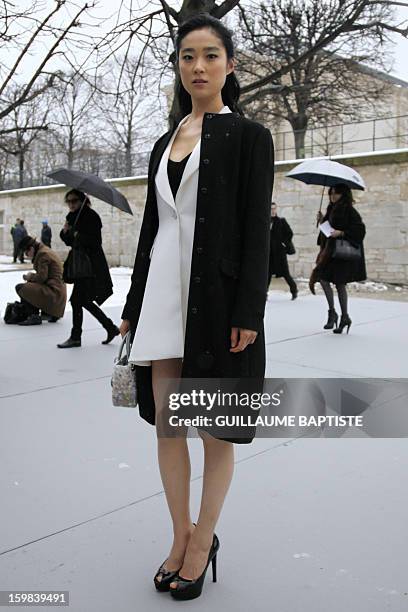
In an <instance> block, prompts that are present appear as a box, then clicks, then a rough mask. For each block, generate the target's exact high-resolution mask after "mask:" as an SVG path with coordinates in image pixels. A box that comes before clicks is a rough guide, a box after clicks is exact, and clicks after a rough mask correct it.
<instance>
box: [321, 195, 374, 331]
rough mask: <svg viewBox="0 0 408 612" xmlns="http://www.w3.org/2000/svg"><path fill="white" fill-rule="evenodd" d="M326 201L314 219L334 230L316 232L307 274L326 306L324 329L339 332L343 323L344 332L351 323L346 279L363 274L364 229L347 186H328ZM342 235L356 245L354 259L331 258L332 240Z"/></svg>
mask: <svg viewBox="0 0 408 612" xmlns="http://www.w3.org/2000/svg"><path fill="white" fill-rule="evenodd" d="M329 198H330V203H329V205H328V207H327V210H326V213H325V215H323V214H322V213H318V221H319V222H320V223H324V222H325V221H329V223H330V225H331V227H332V228H334V231H333V232H332V234H331V236H330V237H329V238H327V237H326V236H325V235H324V234H323V232H319V236H318V238H317V244H318V245H319V246H320V252H319V255H318V257H317V260H316V261H317V265H316V267H315V269H314V271H313V273H312V277H311V289H312V292H314V290H313V285H314V283H315V282H316V281H319V282H320V284H321V286H322V288H323V291H324V293H325V295H326V299H327V303H328V306H329V314H328V320H327V323H326V325H325V326H324V329H333V327H334V328H335V329H333V332H334V333H335V334H341V333H342V331H343V329H344V328H345V327H347V333H348V332H349V329H350V326H351V323H352V321H351V319H350V316H349V314H348V309H347V301H348V300H347V289H346V285H347V283H351V282H353V281H362V280H365V279H366V278H367V274H366V266H365V258H364V247H363V240H364V236H365V233H366V228H365V225H364V223H363V221H362V219H361V216H360V214H359V213H358V212H357V210H356V209H355V208H354V206H353V196H352V193H351V189H350V188H349V187H348V186H347V185H345V184H343V183H341V184H338V185H335V186H334V187H330V189H329ZM342 238H344V239H345V240H348V241H349V242H350V243H351V244H352V245H354V246H360V248H361V257H360V258H359V259H357V260H344V259H337V258H333V257H332V255H333V250H334V247H335V241H336V240H341V239H342ZM330 283H333V284H334V285H335V286H336V289H337V295H338V298H339V303H340V308H341V319H340V324H339V325H338V326H337V321H338V314H337V312H336V310H335V308H334V296H333V290H332V288H331V285H330Z"/></svg>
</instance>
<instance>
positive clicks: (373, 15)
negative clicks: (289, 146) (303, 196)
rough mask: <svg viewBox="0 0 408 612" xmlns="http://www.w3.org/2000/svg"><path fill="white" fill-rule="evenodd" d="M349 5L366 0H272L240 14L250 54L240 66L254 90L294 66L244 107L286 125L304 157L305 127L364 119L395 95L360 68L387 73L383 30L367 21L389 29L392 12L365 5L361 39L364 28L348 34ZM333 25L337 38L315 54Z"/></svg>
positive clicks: (250, 97) (247, 99)
mask: <svg viewBox="0 0 408 612" xmlns="http://www.w3.org/2000/svg"><path fill="white" fill-rule="evenodd" d="M351 4H353V5H354V8H356V6H355V5H357V4H361V1H360V0H353V1H352V2H350V1H349V2H348V3H347V2H339V0H326V1H325V2H322V0H273V1H271V0H268V2H267V3H264V4H261V5H260V6H259V7H258V8H256V7H253V10H252V11H251V12H250V13H249V12H248V11H246V10H244V9H242V10H241V12H240V26H241V27H240V29H239V31H240V32H241V40H242V42H243V45H242V46H243V47H244V48H246V49H249V51H247V52H246V53H245V52H244V53H243V54H242V56H241V58H240V64H239V66H240V70H241V72H242V73H243V75H244V78H245V81H246V83H248V82H249V83H251V85H250V86H252V84H253V82H256V81H258V82H259V81H262V80H263V78H264V77H265V76H269V75H271V74H274V73H276V72H278V73H279V67H280V66H282V65H283V66H288V67H289V70H288V72H286V73H285V74H278V76H277V77H276V78H275V80H274V87H272V88H270V87H269V86H264V87H260V88H259V89H258V90H257V91H256V93H254V94H252V93H251V94H250V95H246V96H244V98H243V100H242V105H243V106H244V107H245V108H246V111H247V112H248V114H249V115H251V116H253V118H256V119H259V120H266V121H268V120H269V119H270V117H271V116H272V117H275V118H276V119H278V120H286V121H288V122H289V124H290V125H291V127H292V130H293V134H294V140H295V149H296V156H297V157H304V154H305V135H306V131H307V128H308V126H310V125H312V126H316V125H319V124H321V123H326V122H327V121H330V120H332V119H333V118H334V117H336V118H337V120H338V121H347V120H350V121H351V120H358V119H360V118H363V116H364V114H366V113H367V111H368V109H369V107H370V106H371V108H372V109H375V107H376V104H377V102H378V100H380V99H384V98H385V97H386V96H387V95H388V94H389V93H390V87H389V84H388V83H386V82H385V81H384V80H381V79H373V78H365V76H364V73H362V72H361V71H360V70H359V65H360V64H359V63H360V62H362V61H364V62H365V63H366V64H371V65H376V66H377V67H378V68H382V69H386V68H388V64H389V59H390V58H389V55H387V38H386V37H385V36H384V31H383V29H381V28H378V27H375V28H372V27H371V26H370V24H371V23H372V22H373V21H375V22H376V23H388V24H391V23H392V19H393V16H392V11H391V7H390V6H388V4H387V3H382V4H379V3H375V2H373V3H370V5H368V6H367V7H366V10H365V13H364V14H361V16H360V20H361V22H364V23H365V25H366V30H365V35H364V37H362V36H361V32H360V30H352V31H349V27H348V24H347V20H348V19H349V17H350V8H351V6H350V5H351ZM346 5H348V6H346ZM341 26H342V28H341ZM334 28H337V29H338V30H339V33H338V36H337V38H336V39H335V40H333V42H331V43H329V44H327V46H325V47H324V48H323V49H322V50H316V49H317V48H318V46H319V41H321V40H325V39H329V38H330V37H331V35H332V32H333V30H334ZM379 49H380V50H381V53H379ZM276 85H277V87H276ZM243 90H244V91H248V87H245V86H244V87H243Z"/></svg>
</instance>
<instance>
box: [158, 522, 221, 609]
mask: <svg viewBox="0 0 408 612" xmlns="http://www.w3.org/2000/svg"><path fill="white" fill-rule="evenodd" d="M219 547H220V541H219V539H218V537H217V536H216V534H215V533H214V537H213V542H212V545H211V548H210V552H209V553H208V560H207V564H206V566H205V568H204V571H203V573H202V574H201V576H199V577H198V578H196V579H195V580H188V579H187V578H183V577H182V576H180V574H178V575H177V576H176V578H175V579H174V582H176V583H177V586H176V587H170V593H171V595H172V597H174V599H183V600H186V599H195V598H196V597H200V595H201V592H202V590H203V586H204V579H205V574H206V572H207V568H208V566H209V565H210V562H211V563H212V576H213V582H217V552H218V549H219ZM170 582H171V581H170Z"/></svg>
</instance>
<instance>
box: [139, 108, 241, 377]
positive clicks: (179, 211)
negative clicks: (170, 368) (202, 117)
mask: <svg viewBox="0 0 408 612" xmlns="http://www.w3.org/2000/svg"><path fill="white" fill-rule="evenodd" d="M230 112H231V111H230V109H229V107H228V106H224V107H223V108H222V109H221V110H220V113H230ZM189 116H190V115H187V116H186V117H184V119H182V120H181V121H180V123H179V124H178V126H177V128H176V130H175V131H174V133H173V134H172V137H171V139H170V141H169V143H168V145H167V147H166V149H165V151H164V153H163V155H162V158H161V161H160V164H159V167H158V170H157V173H156V177H155V193H156V200H157V209H158V216H159V229H158V231H157V234H156V238H155V239H154V242H153V246H152V250H151V252H150V259H151V261H150V267H149V273H148V277H147V282H146V288H145V293H144V296H143V303H142V308H141V311H140V317H139V321H138V324H137V328H136V332H135V336H134V339H133V344H132V349H131V352H130V357H129V361H131V362H132V363H135V364H136V365H140V366H150V365H151V362H152V361H153V360H156V359H170V358H174V357H183V355H184V338H185V331H186V320H187V303H188V292H189V286H190V275H191V257H192V249H193V240H194V226H195V215H196V205H197V187H198V173H199V162H200V148H201V140H199V141H198V142H197V144H196V146H195V147H194V149H193V151H192V153H191V155H190V157H189V159H188V161H187V164H186V167H185V168H184V172H183V176H182V178H181V182H180V186H179V188H178V190H177V193H176V199H175V200H174V198H173V194H172V191H171V188H170V184H169V179H168V175H167V162H168V159H169V154H170V150H171V147H172V144H173V141H174V139H175V137H176V135H177V133H178V131H179V129H180V126H181V125H182V124H183V123H184V122H185V121H186V120H187V119H188V117H189Z"/></svg>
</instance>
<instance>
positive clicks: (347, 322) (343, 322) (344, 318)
mask: <svg viewBox="0 0 408 612" xmlns="http://www.w3.org/2000/svg"><path fill="white" fill-rule="evenodd" d="M351 323H352V321H351V319H350V317H349V316H348V314H347V315H341V319H340V324H339V326H338V328H337V329H333V334H341V333H342V332H343V329H344V328H345V327H347V333H349V330H350V326H351Z"/></svg>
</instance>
